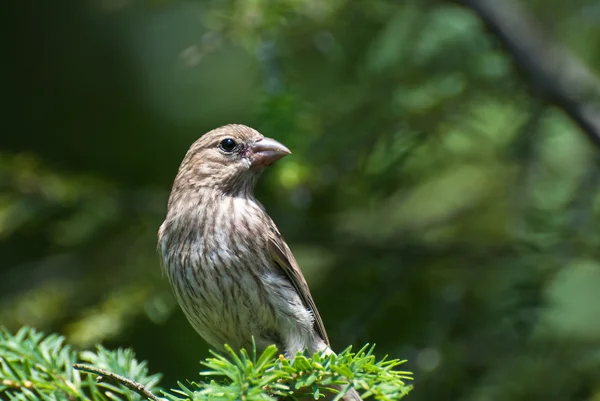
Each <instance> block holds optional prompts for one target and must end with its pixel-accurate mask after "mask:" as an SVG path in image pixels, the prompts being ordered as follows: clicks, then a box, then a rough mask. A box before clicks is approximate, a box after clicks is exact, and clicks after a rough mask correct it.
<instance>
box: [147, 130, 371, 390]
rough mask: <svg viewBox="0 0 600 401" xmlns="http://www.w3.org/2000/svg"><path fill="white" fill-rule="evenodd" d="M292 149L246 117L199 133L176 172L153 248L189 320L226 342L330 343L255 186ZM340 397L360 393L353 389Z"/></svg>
mask: <svg viewBox="0 0 600 401" xmlns="http://www.w3.org/2000/svg"><path fill="white" fill-rule="evenodd" d="M288 154H290V151H289V150H288V149H287V148H286V147H285V146H283V145H282V144H280V143H279V142H277V141H275V140H273V139H270V138H266V137H264V136H263V135H261V134H260V133H259V132H257V131H256V130H254V129H252V128H250V127H246V126H244V125H226V126H223V127H220V128H217V129H214V130H212V131H210V132H208V133H206V134H205V135H203V136H202V137H201V138H200V139H198V140H197V141H196V142H195V143H194V144H193V145H192V146H191V148H190V149H189V150H188V152H187V154H186V155H185V158H184V159H183V162H182V163H181V166H180V167H179V172H178V174H177V177H176V178H175V182H174V184H173V189H172V192H171V196H170V197H169V204H168V213H167V217H166V219H165V221H164V222H163V224H162V225H161V227H160V230H159V233H158V237H159V251H160V254H161V257H162V261H163V265H164V268H165V270H166V272H167V276H168V279H169V282H170V283H171V287H172V289H173V292H174V294H175V297H176V298H177V301H178V302H179V305H180V306H181V308H182V309H183V312H184V313H185V315H186V316H187V318H188V320H189V322H190V323H191V325H192V326H193V327H194V329H195V330H196V331H197V332H198V333H199V334H200V335H201V336H202V337H203V338H204V340H206V342H208V343H209V344H210V345H211V346H212V347H214V348H216V349H218V350H223V345H224V344H229V345H230V346H231V347H233V349H241V348H246V349H250V347H251V346H252V337H254V340H255V343H256V347H257V350H258V351H262V350H264V349H265V348H266V347H267V346H269V345H271V344H275V345H276V346H277V347H278V349H279V350H280V351H282V352H284V353H285V354H286V356H288V357H290V358H293V357H294V356H295V355H296V352H298V351H303V350H304V349H308V351H309V352H311V353H313V352H315V351H328V352H330V350H329V345H328V344H329V341H328V339H327V333H326V332H325V327H324V326H323V321H322V320H321V317H320V316H319V312H318V310H317V307H316V306H315V303H314V301H313V298H312V296H311V294H310V291H309V289H308V285H307V284H306V280H305V279H304V276H303V275H302V272H301V271H300V268H299V267H298V264H297V263H296V260H295V259H294V256H293V255H292V252H291V251H290V249H289V247H288V245H287V244H286V242H285V240H284V239H283V237H282V236H281V234H280V233H279V231H278V230H277V227H276V226H275V223H273V220H271V218H270V217H269V215H268V214H267V213H266V211H265V209H264V207H263V206H262V205H261V204H260V203H259V202H258V201H257V200H256V199H255V198H254V195H253V192H254V186H255V184H256V181H257V179H258V177H259V176H260V174H261V172H262V171H263V169H264V168H265V167H266V166H269V165H271V164H273V163H275V162H276V161H277V160H279V159H281V158H282V157H284V156H286V155H288ZM344 398H345V399H346V400H360V397H359V396H358V394H357V393H356V392H355V391H354V390H351V391H349V392H348V393H347V394H346V396H345V397H344Z"/></svg>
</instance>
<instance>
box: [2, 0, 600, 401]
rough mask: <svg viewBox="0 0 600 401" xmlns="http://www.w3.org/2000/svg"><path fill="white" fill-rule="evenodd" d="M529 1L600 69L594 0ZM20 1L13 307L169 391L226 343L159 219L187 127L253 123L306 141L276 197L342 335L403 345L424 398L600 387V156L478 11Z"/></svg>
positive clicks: (270, 183) (12, 104)
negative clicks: (171, 279)
mask: <svg viewBox="0 0 600 401" xmlns="http://www.w3.org/2000/svg"><path fill="white" fill-rule="evenodd" d="M516 3H518V4H519V5H520V8H521V10H520V11H527V12H528V13H529V15H531V16H533V17H534V20H535V25H536V29H543V30H544V32H545V34H544V35H545V36H544V37H545V38H547V39H548V40H551V41H552V42H553V43H557V44H560V45H561V46H564V48H566V49H568V50H569V52H570V53H569V57H573V58H574V59H576V60H578V61H579V62H581V63H582V64H584V65H587V67H588V68H589V70H590V71H591V73H592V74H593V73H594V71H597V70H598V69H599V68H600V6H599V5H598V2H597V1H595V0H573V1H568V2H567V1H560V0H544V1H541V0H528V1H524V0H523V1H518V0H517V1H516ZM507 4H508V3H507ZM3 9H4V11H3V12H2V13H1V15H0V19H1V20H2V26H3V27H4V29H5V30H6V31H5V34H4V35H3V42H4V46H3V53H4V56H3V57H2V59H3V61H2V63H1V64H2V66H1V67H0V70H1V71H2V72H3V74H2V75H3V78H4V79H3V85H2V87H3V90H2V93H3V94H4V95H3V98H4V99H5V100H4V102H3V103H4V106H3V107H2V111H3V115H4V117H3V119H2V133H1V134H0V255H2V258H1V262H0V324H2V325H5V326H7V327H8V328H10V329H11V330H15V329H17V328H18V327H20V326H22V325H31V326H33V327H36V328H38V329H41V330H44V331H47V332H52V331H56V332H59V333H61V334H64V335H65V336H66V337H67V339H68V341H69V342H71V343H72V344H75V345H76V346H77V347H80V348H89V347H93V346H94V344H97V343H102V344H104V345H106V346H108V347H117V346H127V347H133V348H134V349H135V350H136V352H137V354H138V356H139V357H140V358H142V359H147V360H149V361H150V368H151V370H152V371H155V372H156V371H159V372H163V373H164V374H165V380H164V381H163V385H164V386H166V387H173V386H175V382H176V380H183V379H185V378H191V379H194V378H196V374H197V371H198V370H199V369H200V366H199V364H198V361H199V360H200V359H201V358H204V357H206V356H207V355H208V350H207V348H206V345H205V344H204V342H203V341H202V340H201V339H200V338H199V337H198V336H197V335H196V334H195V332H194V331H193V330H192V329H191V327H190V326H189V325H188V324H187V322H186V320H185V318H184V317H183V315H182V313H181V312H180V310H179V308H178V307H177V305H176V304H175V303H174V300H173V298H172V296H171V293H170V290H169V288H168V286H167V281H166V279H165V278H164V277H161V271H160V268H159V263H158V258H157V256H156V253H155V246H156V232H157V229H158V226H159V225H160V223H161V221H162V219H163V217H164V215H165V211H166V200H167V196H168V193H169V191H170V185H171V183H172V180H173V178H174V176H175V173H176V171H177V168H178V165H179V162H180V161H181V159H182V158H183V155H184V154H185V152H186V150H187V148H188V147H189V145H190V144H191V143H192V142H193V141H194V140H195V139H196V138H198V137H199V136H200V135H201V134H202V133H204V132H206V131H208V130H210V129H212V128H214V127H216V126H219V125H223V124H226V123H232V122H233V123H243V124H247V125H250V126H252V127H254V128H256V129H258V130H259V131H261V132H262V133H263V134H265V135H267V136H271V137H274V138H276V139H277V140H280V141H281V142H283V143H284V144H286V145H287V146H288V147H289V148H290V149H291V150H292V152H293V155H292V156H291V157H287V158H285V159H283V160H282V161H281V162H279V163H277V164H276V165H275V166H274V167H273V168H271V169H270V170H269V171H268V172H266V173H265V175H264V177H263V179H262V181H261V182H260V185H259V188H258V189H257V196H258V198H259V199H260V200H261V201H262V202H263V203H264V204H265V206H266V207H267V209H268V210H269V212H270V213H271V215H272V217H273V218H274V220H275V221H276V222H277V224H278V225H279V227H280V229H281V231H282V233H283V234H284V236H285V237H286V238H287V240H288V242H289V243H290V245H291V248H292V250H293V251H294V253H295V254H296V256H297V259H298V260H299V263H300V265H301V266H302V268H303V270H304V272H305V275H306V277H307V279H308V281H309V283H310V286H311V289H312V292H313V295H314V298H315V300H316V303H317V305H318V307H319V309H320V311H321V315H322V316H323V319H324V321H325V323H326V326H327V328H328V331H329V335H330V338H331V339H332V342H333V346H334V348H335V349H338V350H340V349H343V348H345V347H346V346H348V345H351V344H353V345H355V346H361V345H363V344H364V343H366V342H369V343H376V344H377V354H378V355H380V356H383V355H385V354H389V355H390V356H391V357H394V358H401V359H408V361H409V362H408V365H407V368H409V369H411V370H413V371H414V372H415V376H416V380H415V385H416V387H415V390H414V392H413V393H412V394H411V395H410V396H409V397H410V398H411V399H412V400H414V401H424V400H431V401H433V400H436V401H437V400H473V401H486V400H511V401H515V400H538V399H539V400H544V401H550V400H561V401H564V400H577V401H582V400H598V399H600V352H599V351H600V293H599V291H600V264H599V261H598V256H599V251H598V249H599V248H598V246H599V243H600V237H599V231H598V227H599V217H600V198H599V192H598V190H599V184H600V171H599V167H600V158H599V157H598V149H597V147H596V146H595V145H594V144H593V142H592V141H590V140H589V139H588V137H586V135H585V133H584V131H583V130H581V129H580V128H579V126H578V125H577V124H575V123H574V122H573V120H572V119H571V118H570V116H569V115H568V113H565V111H564V110H563V109H562V108H560V107H556V106H553V105H552V104H551V103H549V102H547V101H546V100H545V97H544V92H542V91H539V90H538V89H536V88H539V87H540V86H539V85H540V84H542V86H543V84H544V82H543V81H544V79H543V78H540V79H536V76H535V74H533V75H532V74H527V73H525V72H526V71H525V72H524V70H523V69H522V68H520V67H519V63H518V62H515V59H514V58H513V57H512V55H511V54H510V52H507V51H506V50H505V48H504V47H503V46H502V42H501V41H500V40H498V38H497V36H496V35H495V34H494V33H493V32H491V31H489V30H488V29H486V25H485V24H484V23H482V21H481V20H480V19H479V17H478V15H477V14H476V13H474V12H473V11H472V10H471V9H470V8H468V7H461V6H459V5H457V4H453V3H451V2H445V1H426V0H420V1H417V0H403V1H393V0H371V1H352V0H328V1H320V0H276V1H275V0H273V1H267V0H211V1H200V0H196V1H191V0H190V1H182V0H84V1H82V0H63V1H53V2H46V1H41V0H21V1H18V2H7V3H5V4H4V5H3ZM510 10H511V9H510V7H509V11H510ZM512 11H515V12H516V11H518V10H512ZM530 22H531V21H530ZM517 61H518V60H517ZM542 64H543V60H542ZM546 81H548V80H546ZM550 81H552V80H550ZM546 83H548V82H546ZM572 84H573V85H575V83H572ZM536 85H537V86H536ZM569 85H570V84H569ZM567 86H568V85H567ZM587 89H588V90H589V91H590V93H592V94H594V93H596V94H597V92H593V90H594V88H591V87H589V88H587ZM596 99H597V97H596Z"/></svg>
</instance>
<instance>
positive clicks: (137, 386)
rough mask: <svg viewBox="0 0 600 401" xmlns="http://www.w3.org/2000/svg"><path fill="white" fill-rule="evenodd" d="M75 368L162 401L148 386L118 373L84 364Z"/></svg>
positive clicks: (75, 365) (151, 398) (155, 400)
mask: <svg viewBox="0 0 600 401" xmlns="http://www.w3.org/2000/svg"><path fill="white" fill-rule="evenodd" d="M73 368H75V369H77V370H81V371H82V372H86V373H93V374H96V375H98V379H100V378H102V379H108V380H111V381H113V382H116V383H119V384H122V385H124V386H125V387H127V388H128V389H130V390H133V391H135V392H136V393H138V394H139V395H141V396H143V397H146V398H147V399H149V400H152V401H162V400H161V399H160V398H159V397H157V396H156V395H154V394H153V393H152V392H151V391H150V390H148V389H147V388H146V386H144V385H143V384H141V383H138V382H135V381H133V380H131V379H128V378H126V377H123V376H121V375H118V374H116V373H113V372H110V371H108V370H106V369H102V368H97V367H95V366H90V365H84V364H82V363H75V364H73Z"/></svg>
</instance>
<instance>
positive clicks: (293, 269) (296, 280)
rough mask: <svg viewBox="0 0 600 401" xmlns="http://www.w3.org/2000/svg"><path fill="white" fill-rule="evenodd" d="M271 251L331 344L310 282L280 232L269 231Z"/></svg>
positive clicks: (323, 337) (325, 339)
mask: <svg viewBox="0 0 600 401" xmlns="http://www.w3.org/2000/svg"><path fill="white" fill-rule="evenodd" d="M268 246H269V253H270V254H271V257H272V258H273V260H274V261H275V263H277V265H278V266H279V267H280V268H281V269H282V270H283V271H284V272H285V274H286V275H287V277H288V278H289V279H290V281H291V282H292V284H293V286H294V288H295V289H296V291H298V294H300V297H301V298H302V301H303V302H304V305H305V306H306V308H307V309H309V310H310V311H311V313H312V314H313V317H314V319H315V323H314V324H315V330H316V331H317V333H318V334H319V336H321V339H322V340H323V341H325V343H326V344H327V345H329V338H327V332H326V331H325V325H324V324H323V320H322V319H321V316H320V315H319V310H318V309H317V305H315V301H314V300H313V297H312V295H311V294H310V290H309V289H308V284H307V283H306V280H305V279H304V276H303V275H302V271H301V270H300V267H299V266H298V263H297V262H296V258H294V255H293V254H292V251H291V250H290V248H289V247H288V246H287V244H286V243H285V241H284V240H283V238H282V237H281V235H280V234H279V233H277V232H276V233H272V232H271V233H269V243H268Z"/></svg>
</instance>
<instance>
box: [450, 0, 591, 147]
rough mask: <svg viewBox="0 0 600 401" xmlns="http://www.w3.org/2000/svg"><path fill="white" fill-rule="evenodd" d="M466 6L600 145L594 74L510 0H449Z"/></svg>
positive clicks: (515, 59)
mask: <svg viewBox="0 0 600 401" xmlns="http://www.w3.org/2000/svg"><path fill="white" fill-rule="evenodd" d="M450 1H452V2H454V3H458V4H461V5H463V6H466V7H469V8H470V9H472V10H473V11H474V12H475V13H477V15H478V16H479V17H480V18H481V20H482V21H483V22H484V23H485V24H486V25H487V27H488V28H489V30H490V31H491V32H492V33H493V34H494V35H496V37H497V38H498V39H499V40H500V42H501V43H502V45H503V46H504V48H505V49H506V50H507V51H508V52H509V53H510V54H511V56H512V58H513V59H514V61H515V63H516V64H517V65H518V66H519V67H520V68H521V69H522V70H523V71H524V72H525V73H526V74H528V75H529V77H530V78H531V80H532V84H533V85H534V86H535V87H536V88H537V89H538V90H540V91H541V93H542V95H543V96H544V97H546V98H547V99H548V101H550V102H551V103H553V104H554V105H556V106H558V107H559V108H561V109H562V110H563V111H564V112H565V113H567V114H568V115H569V116H570V117H571V119H572V120H573V121H574V122H575V123H576V124H577V125H578V126H579V127H580V128H581V129H582V130H583V131H584V132H585V134H586V135H587V136H588V137H589V138H590V139H591V140H592V141H593V142H594V143H595V144H596V146H598V147H600V110H599V109H598V107H597V106H596V104H594V103H595V102H594V99H598V95H599V94H600V90H599V87H600V85H599V82H598V78H597V77H596V76H595V75H594V74H593V73H592V72H590V70H589V69H588V68H587V67H586V66H585V65H584V64H583V63H581V61H580V60H579V59H578V58H577V57H575V56H574V55H573V54H571V53H570V52H568V51H567V50H566V49H565V48H563V47H561V46H558V45H557V44H556V43H552V42H551V41H550V40H548V37H547V36H546V35H544V33H543V30H542V29H541V28H540V27H539V25H538V24H537V22H536V21H535V20H534V19H533V18H531V17H530V16H529V15H528V14H527V13H526V12H525V10H523V9H522V7H520V5H519V2H517V1H514V0H450Z"/></svg>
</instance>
